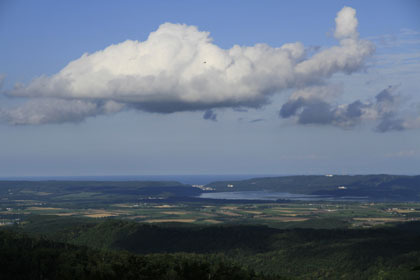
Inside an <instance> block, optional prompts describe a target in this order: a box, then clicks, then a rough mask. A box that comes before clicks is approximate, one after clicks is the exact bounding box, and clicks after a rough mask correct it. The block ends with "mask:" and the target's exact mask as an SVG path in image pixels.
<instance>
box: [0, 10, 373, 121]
mask: <svg viewBox="0 0 420 280" xmlns="http://www.w3.org/2000/svg"><path fill="white" fill-rule="evenodd" d="M335 22H336V29H335V33H334V34H335V37H336V38H337V39H338V40H339V42H338V45H336V46H333V47H330V48H325V49H321V50H320V51H319V52H318V53H316V54H314V55H312V56H307V53H306V52H305V47H304V46H303V45H302V44H301V43H299V42H296V43H290V44H284V45H283V46H280V47H271V46H269V45H266V44H257V45H254V46H239V45H235V46H233V47H232V48H230V49H222V48H220V47H218V46H217V45H215V44H214V43H213V42H212V38H211V37H210V34H209V33H208V32H203V31H200V30H198V29H197V27H195V26H188V25H184V24H172V23H165V24H162V25H161V26H160V27H159V28H158V29H157V30H156V31H154V32H152V33H150V35H149V37H148V38H147V40H145V41H143V42H139V41H132V40H127V41H125V42H122V43H120V44H116V45H111V46H109V47H107V48H105V49H104V50H101V51H97V52H95V53H92V54H84V55H82V56H81V57H80V58H79V59H76V60H74V61H72V62H70V63H69V64H68V65H67V66H66V67H64V68H63V69H62V70H61V71H60V72H59V73H57V74H55V75H52V76H42V77H39V78H36V79H35V80H33V81H32V82H31V83H29V84H28V85H23V86H20V87H16V88H15V89H14V90H12V91H10V92H8V94H9V95H11V96H14V97H26V98H29V99H36V100H37V101H36V102H37V103H42V102H45V103H46V104H48V105H44V106H40V108H42V109H37V110H32V109H31V106H35V105H34V101H30V103H28V104H26V105H24V106H23V107H21V108H14V109H12V111H10V110H9V111H7V110H4V109H3V111H2V113H1V114H0V118H2V119H3V120H6V121H8V122H10V123H19V124H25V123H27V124H37V123H48V122H64V121H80V120H81V119H84V118H85V117H88V116H95V115H98V114H106V113H108V110H106V109H104V108H105V107H104V106H105V105H104V104H118V106H114V110H111V111H112V112H115V111H118V110H121V109H123V108H136V109H139V110H144V111H151V112H161V113H171V112H177V111H188V110H191V111H193V110H211V109H214V108H218V107H238V106H242V107H258V106H261V105H263V104H265V103H267V102H269V97H270V96H271V95H272V94H276V93H279V92H281V91H282V90H284V89H290V88H297V89H298V88H303V87H306V86H311V85H312V84H318V83H320V82H325V81H326V79H328V78H329V77H330V76H331V75H333V74H334V73H337V72H344V73H352V72H353V71H356V70H358V69H360V67H362V66H363V62H364V60H365V58H366V57H368V56H369V55H370V54H372V52H373V51H374V47H373V45H372V44H371V43H370V42H369V41H366V40H363V39H360V38H359V36H358V33H357V30H356V27H357V18H356V12H355V10H354V9H352V8H349V7H344V8H343V9H342V10H341V11H340V12H338V14H337V17H336V19H335ZM51 100H54V101H53V102H52V101H51ZM57 100H61V101H60V102H58V101H57ZM110 102H113V103H110ZM66 103H67V104H68V106H69V108H71V109H68V110H67V111H69V112H71V113H69V114H68V115H66V117H63V116H62V115H60V114H57V112H56V111H57V110H56V109H55V108H54V104H57V107H66V105H65V104H66ZM76 104H78V105H76ZM89 104H90V105H89ZM77 106H80V110H78V109H76V107H77ZM38 107H39V106H38ZM42 110H43V112H42V113H41V112H40V111H42ZM64 111H66V110H64ZM17 112H19V113H17ZM32 112H35V113H32ZM31 114H35V115H37V116H38V117H39V116H40V115H42V118H41V119H42V121H41V120H38V119H37V118H36V117H34V116H32V115H31ZM34 119H35V120H34Z"/></svg>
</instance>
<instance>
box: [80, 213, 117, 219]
mask: <svg viewBox="0 0 420 280" xmlns="http://www.w3.org/2000/svg"><path fill="white" fill-rule="evenodd" d="M83 216H85V217H89V218H106V217H114V216H118V215H116V214H111V213H97V214H86V215H83Z"/></svg>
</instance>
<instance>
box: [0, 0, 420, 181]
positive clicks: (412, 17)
mask: <svg viewBox="0 0 420 280" xmlns="http://www.w3.org/2000/svg"><path fill="white" fill-rule="evenodd" d="M344 6H348V7H351V8H353V9H354V11H355V12H356V14H355V16H354V18H356V19H357V23H358V24H357V29H354V28H353V27H352V24H351V19H353V17H352V10H346V11H345V12H346V14H343V15H342V17H341V19H342V23H341V24H342V26H344V27H343V28H347V29H348V28H350V31H345V34H344V35H340V34H338V33H335V32H336V31H337V27H336V22H335V19H336V17H337V13H338V12H339V11H341V10H342V8H343V7H344ZM419 12H420V3H419V1H293V2H290V3H285V2H282V1H264V3H263V4H262V3H261V1H258V2H257V1H223V2H222V1H118V2H115V1H7V0H3V1H1V2H0V38H1V39H0V44H1V47H0V50H1V51H0V74H2V75H3V76H4V79H3V86H2V94H1V96H0V102H1V103H0V121H1V123H0V135H1V137H0V176H3V177H5V176H60V175H66V176H78V175H126V174H130V175H147V174H246V173H251V174H258V173H260V174H324V173H336V174H349V173H350V174H354V173H362V174H366V173H396V174H417V173H418V167H419V166H420V145H419V144H418V143H419V140H420V121H419V118H420V105H419V104H420V96H419V89H420V84H419V83H418V77H419V76H420V19H419V18H418V16H417V15H418V14H419ZM349 17H350V22H348V21H347V19H348V18H349ZM166 22H169V23H172V25H164V26H162V24H163V23H166ZM176 24H184V25H176ZM190 26H196V27H197V29H191V28H189V27H190ZM347 29H345V30H347ZM154 31H159V32H157V35H156V36H155V37H154V39H153V38H151V37H149V34H150V33H151V32H154ZM204 31H207V32H209V33H210V34H209V35H207V37H206V36H205V35H203V34H204V33H203V32H204ZM167 34H170V35H171V36H172V34H175V35H177V36H178V35H179V36H178V37H176V36H175V35H174V36H175V37H176V38H177V40H179V41H174V40H175V39H173V40H172V39H171V41H167V40H166V38H167ZM158 35H159V36H158ZM187 35H188V36H191V37H194V38H196V37H197V38H201V37H203V36H204V37H203V38H204V39H203V40H205V38H208V37H211V38H212V39H213V41H212V42H211V43H208V42H207V41H205V42H204V41H200V40H202V39H197V40H196V39H194V40H195V41H194V40H192V41H191V42H188V44H186V46H187V47H188V48H189V49H188V50H190V49H191V48H192V50H193V51H196V49H195V46H197V49H199V50H200V51H201V50H202V49H204V50H205V51H204V54H205V56H204V58H203V57H200V54H198V55H197V56H198V57H199V58H197V59H201V60H200V63H201V61H202V64H203V65H204V61H205V62H206V63H205V65H206V67H210V66H211V67H214V69H216V70H217V71H219V72H217V74H214V75H213V74H209V73H213V72H203V73H202V76H199V77H198V78H200V79H203V80H205V81H226V80H225V79H226V77H227V76H225V75H226V72H227V70H226V71H222V70H223V69H227V68H223V67H222V66H220V65H224V63H225V61H224V59H227V60H229V61H230V62H229V63H231V64H232V63H236V65H240V61H242V60H241V59H244V58H249V54H247V51H246V50H245V46H249V47H251V49H250V51H256V50H258V51H261V52H262V53H263V54H264V56H267V57H268V58H269V59H268V60H267V59H260V58H255V57H254V58H255V60H252V59H254V58H252V59H251V58H250V59H251V62H250V63H251V64H252V65H253V67H254V68H255V69H257V70H255V71H254V72H253V71H252V70H247V71H251V72H246V71H245V70H244V69H248V68H238V69H239V70H235V71H233V72H232V73H233V74H232V75H233V76H234V77H237V76H239V77H241V78H242V80H243V81H245V82H244V84H245V85H246V86H244V89H242V88H241V89H238V88H240V87H241V86H242V84H240V83H236V82H232V81H231V80H227V81H226V83H224V82H220V84H218V83H217V82H216V83H210V84H209V83H205V82H203V83H202V84H199V85H198V86H197V83H196V82H188V83H187V82H186V83H184V84H183V82H182V81H183V79H184V78H185V77H186V76H185V75H187V74H185V75H181V74H179V72H182V71H185V72H183V73H187V72H188V71H190V72H191V73H190V72H188V73H190V74H188V75H190V76H188V75H187V77H188V78H190V77H193V78H191V79H190V80H189V81H191V80H194V79H198V78H197V77H196V76H195V74H196V73H195V72H194V71H193V70H194V69H195V68H188V67H190V66H191V65H189V64H188V65H186V64H185V61H186V59H187V58H185V57H181V58H179V57H178V53H177V52H175V51H173V49H171V48H172V46H173V44H174V42H176V44H178V45H179V44H184V43H185V42H184V41H183V40H184V39H183V38H185V36H187ZM200 36H201V37H200ZM149 39H150V40H149ZM152 39H153V40H152ZM126 40H133V42H134V43H131V45H130V44H125V45H118V44H119V43H122V42H125V41H126ZM343 40H350V41H349V42H350V43H349V46H347V45H346V46H344V43H343ZM136 41H138V42H136ZM145 41H148V42H150V45H151V46H152V47H149V48H148V49H146V47H144V46H145V45H141V44H142V42H145ZM295 42H300V43H301V45H293V46H291V47H290V48H292V49H293V51H295V52H298V51H299V50H303V51H304V53H303V54H301V55H296V57H293V58H290V59H287V60H284V61H283V60H281V59H283V58H284V55H285V53H284V52H283V51H278V50H277V51H276V48H280V47H282V46H283V45H284V44H288V43H295ZM258 43H264V44H266V45H265V46H268V47H264V48H263V50H261V49H257V48H254V46H255V44H258ZM111 45H115V46H117V47H115V52H113V53H112V55H115V57H117V58H118V61H121V63H119V64H118V65H117V64H115V60H116V58H112V57H111V58H109V55H108V53H110V52H111V51H110V49H107V47H109V46H111ZM178 45H176V46H178ZM234 45H238V46H239V49H238V50H237V51H236V52H235V53H239V54H235V55H231V53H233V51H231V52H230V53H229V55H228V54H227V53H226V52H227V51H228V50H231V48H232V47H233V46H234ZM350 45H351V46H350ZM354 45H356V46H357V47H356V48H353V47H354ZM142 46H143V47H144V48H143V49H141V48H142ZM200 46H202V48H201V47H200ZM338 46H340V48H339V49H338V50H337V51H333V49H334V48H337V47H338ZM199 47H200V48H199ZM105 49H106V50H109V51H103V50H105ZM138 49H139V50H143V51H146V52H151V53H152V54H151V57H152V58H153V59H154V60H152V62H150V61H148V62H147V63H146V62H145V61H144V60H142V59H138V61H137V60H135V65H134V66H132V65H131V64H130V65H128V64H127V65H125V64H124V63H131V62H129V61H130V59H131V58H130V59H127V60H125V58H126V53H129V54H127V55H130V57H131V56H133V55H135V52H136V50H138ZM208 49H210V52H209V51H208ZM213 50H215V51H216V54H214V53H213V52H212V51H213ZM100 51H103V52H102V54H98V52H100ZM132 52H134V54H133V53H132ZM220 52H222V53H223V55H219V53H220ZM275 52H278V53H275ZM322 52H324V53H325V54H326V55H325V56H323V57H321V56H320V55H319V53H322ZM85 53H87V58H86V59H84V60H83V59H82V58H81V56H82V55H83V54H85ZM95 53H96V56H95V57H96V58H95V57H94V56H93V54H95ZM197 53H200V52H198V51H197ZM273 53H275V54H273ZM317 54H318V56H317ZM166 55H168V56H171V55H173V56H174V58H173V59H172V57H169V58H168V59H167V60H164V59H163V58H162V57H165V56H166ZM186 55H187V56H188V55H189V54H188V53H187V54H186ZM270 55H273V57H272V59H270ZM113 57H114V56H113ZM152 58H151V59H152ZM161 58H162V59H163V60H162V59H161ZM107 59H109V62H107V61H108V60H107ZM188 59H192V58H188ZM207 60H208V61H207ZM330 60H331V65H332V66H328V65H327V66H326V65H325V64H326V63H327V62H328V63H329V62H330ZM343 60H345V64H340V61H341V62H342V61H343ZM359 60H360V61H359ZM72 61H76V63H73V66H72V67H67V66H68V64H69V63H70V62H72ZM98 61H99V62H98ZM173 61H174V63H173V64H172V62H173ZM188 61H189V60H188ZM270 61H273V63H270ZM277 61H278V64H276V63H275V62H277ZM305 61H306V64H305V65H303V64H302V65H301V66H298V64H299V63H302V62H303V63H305ZM175 62H177V63H178V62H179V63H181V64H182V65H183V66H182V67H184V68H182V70H181V68H177V67H178V66H177V65H178V64H176V63H175ZM95 63H96V64H95ZM229 63H227V64H229ZM287 63H292V64H293V65H296V68H295V69H292V70H290V69H288V68H285V65H286V64H287ZM114 64H115V65H114ZM213 64H214V65H213ZM103 65H105V66H106V67H108V66H109V65H111V66H112V67H113V69H111V70H110V72H109V73H108V72H107V73H106V75H104V76H105V77H106V79H107V80H106V82H103V81H102V80H100V79H102V76H98V75H97V74H95V73H96V72H95V73H93V70H89V69H102V68H101V67H105V66H103ZM154 65H158V66H159V67H161V68H159V67H158V66H156V67H157V68H158V69H157V70H156V69H154V68H153V67H154ZM185 65H186V66H185ZM203 65H201V64H200V65H199V67H203ZM229 65H230V64H229ZM308 65H309V66H308ZM311 65H312V66H311ZM313 65H315V66H313ZM219 66H220V67H222V68H220V67H219ZM112 67H111V68H112ZM118 67H120V68H122V70H120V71H123V72H124V71H128V70H127V69H131V68H132V67H134V68H133V69H134V70H132V72H130V73H129V75H133V77H134V78H133V77H132V78H133V79H136V78H135V77H139V75H146V74H147V75H146V76H148V77H150V76H153V75H155V74H154V73H155V72H153V71H158V70H159V69H160V70H159V71H163V70H164V71H166V72H165V73H169V74H166V76H165V79H163V78H162V77H161V76H159V75H155V76H153V77H154V79H155V80H156V81H157V83H156V84H153V85H154V86H156V90H152V89H150V88H149V87H143V86H144V84H142V83H140V82H139V81H138V80H135V81H134V82H135V84H134V86H130V80H123V81H122V80H121V75H120V74H121V73H120V72H118V73H116V72H113V71H114V70H115V69H116V68H118ZM180 67H181V66H180ZM194 67H195V66H194ZM218 67H219V68H218ZM226 67H229V66H226ZM299 67H300V68H299ZM322 67H324V68H322ZM254 68H252V69H254ZM86 69H88V70H86ZM162 69H163V70H162ZM168 69H171V70H168ZM185 69H186V70H185ZM189 69H193V70H189ZM200 69H201V68H200ZM220 69H222V70H220ZM266 69H268V70H269V71H266ZM302 69H304V70H302ZM308 69H309V70H308ZM311 69H312V70H311ZM313 69H315V70H313ZM62 70H63V71H64V72H65V73H67V74H68V75H74V76H72V77H76V78H74V79H75V80H76V82H78V81H80V83H77V84H72V86H70V87H66V85H67V84H66V83H64V82H63V81H64V80H63V79H64V78H63V77H62V76H60V75H58V73H59V72H60V71H62ZM102 70H103V69H102ZM289 70H290V71H289ZM83 71H88V72H83ZM95 71H96V70H95ZM115 71H116V70H115ZM136 71H137V72H136ZM148 71H149V72H148ZM171 71H172V72H171ZM229 71H230V70H229ZM244 71H245V72H244ZM302 71H303V72H302ZM80 73H82V74H80ZM124 73H125V74H124V75H126V76H127V75H128V74H126V72H124ZM133 73H134V74H133ZM144 73H146V74H144ZM243 73H245V74H243ZM264 73H265V74H264ZM296 73H305V75H304V77H302V76H301V75H300V74H299V75H297V74H296ZM111 74H112V75H111ZM117 74H118V75H117ZM63 75H64V74H63ZM136 75H137V76H136ZM191 75H192V76H191ZM241 75H242V76H241ZM39 77H45V78H44V79H43V80H42V79H41V80H40V79H39ZM53 77H57V80H54V79H53ZM84 77H87V78H86V79H84ZM98 77H99V78H98ZM229 77H231V76H229ZM34 79H35V82H34ZM37 79H38V80H37ZM95 79H99V80H98V81H97V80H95ZM104 79H105V78H104ZM206 79H207V80H206ZM283 79H284V80H285V81H284V82H281V81H282V80H283ZM36 81H38V82H36ZM39 81H41V82H39ZM71 81H73V80H71ZM142 81H143V80H142ZM194 81H197V80H194ZM200 81H202V80H200ZM117 82H118V84H117V86H114V85H115V83H117ZM16 83H19V84H21V86H20V87H19V88H18V90H16V89H14V87H15V84H16ZM67 83H69V81H67ZM166 83H167V85H166ZM174 83H175V84H177V85H178V83H179V84H181V86H180V90H179V91H177V90H173V92H172V89H173V85H174ZM104 84H105V85H113V86H114V87H113V88H112V90H111V89H110V88H109V87H106V88H104ZM147 85H149V84H147ZM127 87H129V88H128V89H127ZM196 87H198V88H200V89H201V90H196ZM70 88H71V90H70ZM75 88H76V89H75ZM77 88H82V90H77ZM237 89H238V92H236V90H237ZM189 90H191V93H189ZM145 92H146V93H147V94H146V93H145ZM186 92H187V93H188V94H187V93H186ZM215 96H216V97H217V98H216V97H215ZM168 98H169V99H168ZM161 101H162V102H161ZM357 101H360V102H359V103H357ZM350 105H351V106H350ZM69 108H70V109H69ZM287 108H289V110H286V109H287ZM290 108H296V109H294V110H290ZM351 108H353V109H351ZM204 116H213V118H210V117H207V119H205V118H203V117H204Z"/></svg>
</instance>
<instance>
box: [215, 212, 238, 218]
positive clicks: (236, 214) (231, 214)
mask: <svg viewBox="0 0 420 280" xmlns="http://www.w3.org/2000/svg"><path fill="white" fill-rule="evenodd" d="M218 213H220V214H223V215H226V216H231V217H240V216H242V215H241V214H238V213H234V212H230V211H220V212H218Z"/></svg>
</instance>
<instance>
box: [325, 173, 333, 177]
mask: <svg viewBox="0 0 420 280" xmlns="http://www.w3.org/2000/svg"><path fill="white" fill-rule="evenodd" d="M332 176H334V175H332V174H327V175H325V177H332Z"/></svg>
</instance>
